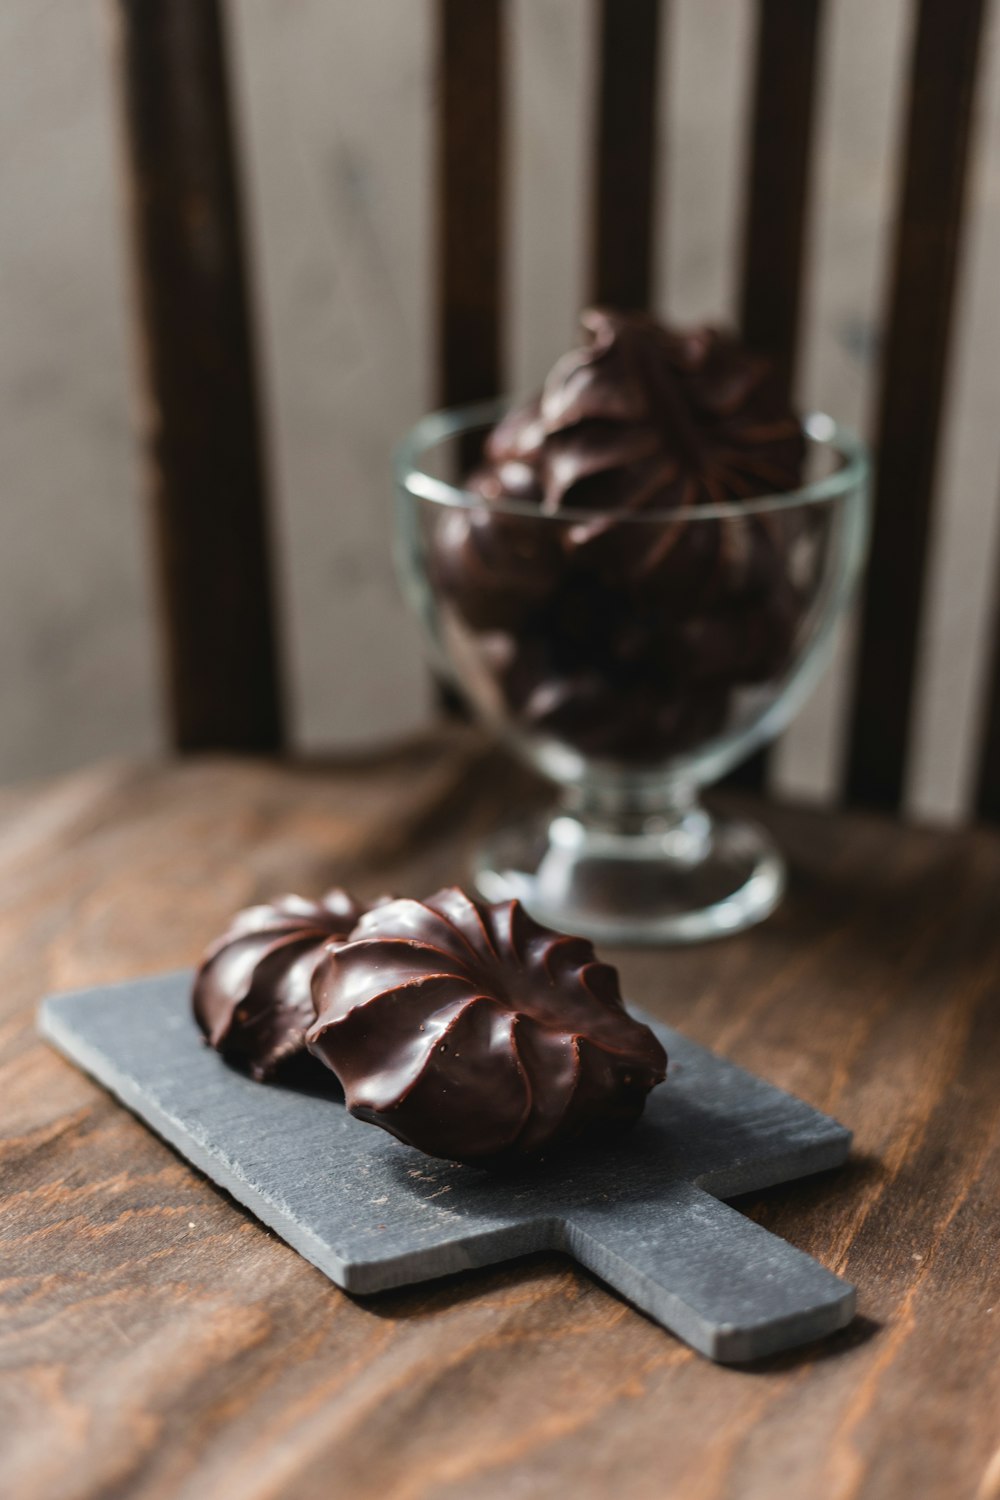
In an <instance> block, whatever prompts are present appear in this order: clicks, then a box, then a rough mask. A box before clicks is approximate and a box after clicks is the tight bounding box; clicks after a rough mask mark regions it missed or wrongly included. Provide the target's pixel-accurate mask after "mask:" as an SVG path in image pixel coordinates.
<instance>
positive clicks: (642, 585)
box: [429, 309, 806, 763]
mask: <svg viewBox="0 0 1000 1500" xmlns="http://www.w3.org/2000/svg"><path fill="white" fill-rule="evenodd" d="M582 322H583V327H584V330H585V333H586V335H587V337H588V342H587V343H586V345H585V347H583V348H581V349H577V350H574V351H572V352H571V353H569V354H567V355H566V356H565V357H564V358H562V359H560V360H559V361H558V363H557V364H556V365H555V366H554V368H553V369H552V371H551V373H550V375H549V377H548V379H547V380H546V382H545V386H544V389H543V390H542V392H541V394H540V395H539V396H538V397H537V398H536V399H535V400H533V401H532V402H530V403H529V404H528V405H527V406H524V407H522V408H520V409H518V410H515V411H513V412H512V413H511V414H510V415H508V416H507V417H506V418H504V419H503V420H502V421H501V422H500V423H499V425H498V426H497V427H496V428H495V429H494V430H493V432H492V433H491V434H490V435H489V437H488V438H487V440H486V445H485V451H484V456H483V462H482V464H481V465H480V466H479V467H477V468H476V469H475V470H474V471H473V472H472V473H470V474H469V475H468V477H467V479H466V480H465V484H464V487H465V489H466V490H468V491H471V492H472V493H474V494H475V495H476V496H477V497H481V499H482V501H484V502H485V503H484V504H479V505H476V506H474V507H470V508H466V509H458V508H456V509H453V510H447V511H445V512H444V513H443V515H442V517H441V520H440V524H439V526H438V528H437V530H436V533H435V535H434V538H433V540H432V543H431V556H430V558H429V568H430V573H431V579H432V582H433V584H434V586H435V588H436V590H437V592H438V595H439V597H440V598H441V599H442V601H444V602H445V603H446V604H448V605H450V606H451V607H452V609H453V610H454V612H455V614H456V615H457V617H458V619H459V620H460V621H461V622H462V623H463V625H464V626H465V627H466V628H467V629H468V630H469V631H471V632H473V633H474V635H475V638H476V645H477V649H478V653H479V656H480V659H481V661H482V662H483V663H484V665H485V667H486V669H487V670H488V672H489V674H490V676H491V678H492V680H493V682H494V683H495V685H496V688H497V690H498V691H499V695H500V698H501V701H502V702H503V704H504V705H505V708H506V711H507V712H508V713H509V714H510V715H511V717H512V718H513V720H514V721H515V722H516V723H519V724H521V725H522V726H523V727H524V728H525V729H527V730H530V731H532V732H534V733H536V734H539V735H546V736H552V737H554V738H556V739H558V740H561V741H563V742H565V743H567V744H569V745H571V746H573V747H574V748H575V749H577V750H578V751H580V752H581V753H583V754H585V755H588V756H592V757H607V758H609V759H613V760H623V761H628V762H639V763H642V762H648V763H654V762H657V761H662V760H663V759H665V758H669V757H670V756H672V755H675V754H677V753H678V752H680V751H683V750H685V749H688V748H690V747H692V746H694V745H696V744H698V743H699V742H701V741H702V740H704V739H706V738H708V737H709V736H711V735H713V734H716V733H718V732H719V731H720V730H721V729H722V728H723V726H724V725H725V723H726V720H727V716H728V714H729V709H730V700H731V695H732V693H733V690H734V689H736V688H738V687H742V686H744V685H746V684H751V683H760V682H765V681H767V680H769V679H772V678H774V677H776V676H778V675H779V674H780V673H781V672H782V671H783V670H784V668H785V667H786V666H787V665H788V662H789V659H790V656H791V653H792V649H793V645H794V640H795V635H796V629H797V626H798V624H799V622H800V620H801V618H802V615H803V613H804V610H805V608H806V601H805V600H804V599H803V597H802V596H801V594H800V592H799V591H798V590H797V589H796V587H795V586H794V584H793V582H792V580H791V578H790V576H789V565H788V564H789V548H790V544H791V540H792V537H791V534H790V533H791V530H792V529H793V522H792V520H791V517H790V514H789V512H787V511H785V512H781V511H771V512H767V511H764V512H754V511H753V509H752V507H751V508H748V511H747V513H746V514H744V515H741V514H740V513H739V512H738V511H737V513H736V514H735V515H729V516H726V517H723V518H719V519H707V518H705V516H704V514H702V515H701V516H699V512H702V513H703V512H704V509H705V507H706V506H715V505H719V504H724V505H733V504H736V505H737V506H738V505H739V504H740V503H741V502H746V501H751V500H753V499H754V498H759V497H761V496H764V495H772V494H776V493H779V492H786V491H789V490H793V489H795V488H797V487H798V486H799V485H800V484H801V482H802V470H803V462H804V455H805V440H804V436H803V431H802V426H801V423H800V422H799V420H798V418H797V417H796V415H795V413H794V412H793V411H792V410H791V408H790V407H789V405H788V401H787V398H786V396H785V394H784V391H783V389H782V385H781V383H780V381H779V379H778V377H777V374H776V372H775V370H774V368H773V367H772V365H771V364H770V363H769V362H768V361H767V360H766V359H762V358H760V357H759V356H756V355H754V354H752V353H751V352H749V351H748V350H747V349H745V348H744V347H743V346H742V345H740V344H739V343H738V342H737V341H736V340H735V339H734V338H731V337H729V336H727V335H724V334H721V333H718V332H716V331H713V330H711V329H700V330H697V331H694V332H689V333H676V332H672V331H669V330H668V329H666V328H663V327H661V326H660V325H659V324H657V323H655V322H653V321H652V320H651V319H649V318H645V317H639V316H631V315H625V314H621V313H614V312H610V311H606V310H602V309H594V310H591V311H589V312H586V313H585V314H584V315H583V318H582Z"/></svg>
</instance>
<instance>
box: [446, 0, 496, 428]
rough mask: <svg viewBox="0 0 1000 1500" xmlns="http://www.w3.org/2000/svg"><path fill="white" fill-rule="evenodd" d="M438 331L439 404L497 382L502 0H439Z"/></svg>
mask: <svg viewBox="0 0 1000 1500" xmlns="http://www.w3.org/2000/svg"><path fill="white" fill-rule="evenodd" d="M437 28H438V55H439V69H440V73H439V89H440V96H439V102H438V111H437V241H438V244H437V270H438V288H437V336H438V356H437V365H438V374H437V388H438V398H439V401H440V403H441V404H442V405H448V406H451V405H454V404H455V403H457V402H462V401H476V400H479V399H480V398H482V397H486V396H493V395H496V394H498V393H499V391H500V390H501V389H502V386H503V339H502V309H503V268H504V253H503V252H504V237H505V231H504V165H505V163H504V149H503V136H504V86H503V77H504V56H505V48H504V14H503V4H502V0H474V3H472V4H470V3H469V0H438V5H437Z"/></svg>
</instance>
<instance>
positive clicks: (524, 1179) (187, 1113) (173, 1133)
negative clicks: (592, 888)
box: [39, 973, 855, 1362]
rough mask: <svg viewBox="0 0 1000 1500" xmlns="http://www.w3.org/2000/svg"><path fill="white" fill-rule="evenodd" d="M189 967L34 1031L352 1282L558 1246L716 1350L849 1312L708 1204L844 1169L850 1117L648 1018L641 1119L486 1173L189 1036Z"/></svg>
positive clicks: (449, 1268)
mask: <svg viewBox="0 0 1000 1500" xmlns="http://www.w3.org/2000/svg"><path fill="white" fill-rule="evenodd" d="M190 985H191V975H190V974H189V973H177V974H166V975H162V976H158V977H156V978H152V979H142V980H135V981H133V982H130V983H126V984H120V985H114V986H111V987H105V988H101V989H92V990H84V991H80V992H78V993H75V994H69V995H57V996H55V997H53V998H51V999H49V1000H46V1001H45V1002H44V1004H43V1005H42V1007H41V1011H40V1016H39V1025H40V1029H41V1031H42V1033H43V1034H44V1035H45V1036H46V1037H47V1038H48V1039H49V1041H51V1042H52V1043H53V1044H54V1045H55V1046H56V1047H57V1048H58V1049H59V1050H60V1051H61V1052H63V1053H64V1054H65V1055H66V1056H67V1057H68V1058H69V1059H70V1060H71V1061H72V1062H74V1063H76V1064H77V1065H78V1066H79V1067H81V1068H83V1069H85V1070H86V1071H87V1072H88V1073H90V1074H92V1075H93V1077H94V1078H96V1079H97V1081H98V1082H99V1083H101V1084H103V1085H104V1087H105V1088H107V1089H109V1090H110V1091H111V1092H112V1093H113V1094H115V1095H116V1096H117V1097H118V1098H119V1099H121V1101H122V1103H124V1104H125V1105H127V1106H128V1108H129V1109H131V1110H133V1111H134V1113H135V1114H137V1115H138V1116H139V1117H140V1119H142V1120H144V1121H145V1123H146V1124H147V1125H149V1126H151V1127H152V1129H153V1130H155V1131H156V1133H157V1134H158V1135H160V1136H162V1137H163V1139H164V1140H166V1141H168V1142H169V1143H170V1145H172V1146H173V1147H175V1148H176V1150H177V1151H179V1152H180V1153H181V1155H182V1156H185V1157H187V1159H188V1160H189V1161H191V1162H193V1164H194V1165H195V1166H196V1167H198V1168H199V1169H200V1170H201V1171H202V1172H204V1173H206V1175H207V1176H209V1177H210V1178H212V1180H213V1181H214V1182H216V1183H218V1184H219V1185H220V1186H222V1187H224V1188H226V1189H227V1191H228V1192H230V1193H231V1194H232V1195H233V1197H234V1198H236V1199H237V1200H238V1201H239V1202H240V1203H243V1204H245V1205H246V1207H247V1208H249V1209H250V1210H251V1211H252V1212H253V1213H254V1214H256V1216H257V1217H258V1218H259V1219H261V1220H262V1221H263V1222H264V1223H265V1224H267V1225H269V1226H270V1227H271V1228H272V1229H274V1230H275V1231H276V1232H277V1233H278V1234H279V1235H281V1237H282V1238H283V1239H284V1240H286V1241H287V1242H288V1244H289V1245H291V1246H293V1247H294V1248H295V1249H296V1250H298V1251H299V1253H300V1254H302V1255H304V1256H305V1257H306V1259H307V1260H309V1261H312V1263H313V1264H314V1265H316V1266H318V1267H319V1269H320V1270H321V1271H324V1272H325V1273H326V1275H327V1276H329V1277H330V1278H331V1280H333V1281H334V1282H336V1284H337V1285H338V1286H340V1287H343V1288H344V1289H345V1290H346V1291H348V1292H352V1293H355V1294H367V1293H370V1292H378V1291H382V1290H384V1289H385V1288H387V1287H394V1286H401V1285H405V1284H407V1283H412V1282H418V1281H426V1280H430V1279H432V1278H434V1277H438V1276H444V1275H447V1274H448V1273H450V1272H455V1271H461V1270H465V1269H468V1268H470V1267H473V1266H483V1265H489V1264H492V1263H494V1262H497V1261H503V1260H507V1259H510V1258H511V1257H513V1256H517V1255H523V1254H525V1253H527V1252H529V1251H535V1250H561V1251H565V1252H566V1253H568V1254H569V1255H571V1256H573V1257H574V1258H575V1259H576V1260H578V1261H579V1262H580V1263H581V1264H582V1265H584V1266H586V1267H587V1268H588V1269H589V1270H591V1271H593V1272H594V1273H595V1274H596V1275H597V1276H599V1277H600V1278H601V1279H602V1280H603V1281H605V1282H607V1283H608V1285H609V1286H612V1287H614V1288H615V1290H616V1291H618V1292H620V1293H621V1294H622V1295H623V1296H625V1297H627V1298H628V1299H629V1300H630V1301H631V1302H633V1303H634V1304H635V1305H636V1306H637V1307H639V1308H641V1309H642V1310H643V1311H644V1312H646V1313H648V1314H649V1316H650V1317H652V1318H655V1319H656V1320H657V1321H658V1322H659V1323H662V1324H663V1325H664V1327H666V1328H669V1329H671V1330H672V1331H673V1332H674V1333H676V1334H678V1335H679V1336H680V1337H681V1338H682V1339H685V1340H686V1341H687V1342H688V1343H689V1344H691V1345H693V1346H694V1348H696V1349H699V1350H700V1351H701V1352H702V1353H703V1354H707V1355H708V1356H709V1357H710V1358H712V1359H715V1360H721V1361H726V1362H733V1361H743V1360H751V1359H756V1358H760V1357H761V1356H763V1355H766V1354H771V1353H773V1352H775V1351H776V1350H779V1349H784V1348H788V1347H790V1346H791V1345H794V1344H799V1343H803V1342H805V1341H806V1340H809V1339H813V1338H817V1337H819V1336H821V1335H823V1334H827V1333H831V1332H833V1331H834V1330H835V1329H837V1328H842V1327H844V1326H845V1324H847V1323H848V1322H850V1320H851V1318H852V1317H853V1316H854V1308H855V1293H854V1288H853V1287H852V1286H851V1285H850V1284H849V1283H848V1282H846V1281H843V1280H841V1278H840V1277H838V1276H835V1275H833V1274H832V1272H830V1271H827V1270H825V1269H824V1268H823V1267H822V1266H820V1265H819V1264H818V1263H817V1262H816V1261H815V1260H813V1259H812V1258H811V1257H810V1256H808V1255H805V1254H803V1253H802V1251H800V1250H796V1249H794V1248H793V1247H792V1246H791V1245H788V1244H787V1243H786V1242H785V1241H784V1240H781V1239H778V1238H777V1237H776V1236H775V1235H772V1234H769V1233H768V1232H767V1231H766V1230H764V1229H762V1228H761V1227H760V1226H759V1225H757V1224H754V1223H753V1222H752V1221H751V1220H749V1219H747V1218H744V1216H743V1215H742V1214H740V1213H738V1212H737V1211H736V1210H735V1209H732V1208H729V1207H727V1206H726V1205H725V1204H724V1203H721V1202H719V1201H718V1200H719V1199H721V1198H727V1197H732V1196H735V1195H736V1194H738V1193H745V1192H750V1191H755V1190H758V1189H761V1188H764V1187H770V1186H773V1185H774V1184H776V1183H781V1182H786V1181H788V1180H790V1179H792V1178H795V1177H802V1176H805V1175H806V1174H808V1173H812V1172H818V1171H822V1170H823V1169H825V1168H829V1167H835V1166H839V1165H840V1164H841V1163H842V1162H843V1161H844V1160H845V1159H846V1157H847V1154H848V1151H849V1149H850V1143H851V1136H850V1132H849V1131H848V1130H846V1129H845V1128H844V1127H843V1126H842V1125H839V1124H838V1123H837V1122H836V1121H835V1120H832V1119H830V1118H829V1116H827V1115H823V1114H820V1113H819V1112H818V1111H817V1110H815V1109H812V1108H811V1107H810V1106H809V1105H807V1104H804V1103H803V1102H802V1101H801V1100H799V1099H795V1098H793V1097H792V1096H791V1095H790V1094H785V1093H783V1092H782V1091H781V1090H780V1089H776V1088H773V1087H771V1085H770V1084H767V1083H764V1082H763V1081H762V1080H761V1079H759V1078H755V1077H753V1076H751V1075H750V1074H749V1073H746V1072H744V1071H743V1070H742V1069H741V1068H737V1067H734V1066H733V1064H732V1063H728V1062H726V1061H724V1060H723V1059H722V1058H720V1057H716V1056H715V1055H714V1054H713V1053H711V1052H708V1051H706V1050H705V1048H703V1047H699V1046H697V1045H696V1044H695V1043H694V1042H691V1041H689V1040H688V1039H687V1038H686V1037H684V1036H682V1035H681V1034H680V1033H679V1032H676V1031H672V1030H671V1029H670V1028H669V1027H667V1026H662V1025H660V1024H659V1023H657V1022H653V1021H651V1020H650V1018H649V1017H644V1018H643V1019H645V1020H650V1024H651V1025H652V1026H653V1028H654V1030H655V1031H656V1032H657V1034H658V1035H659V1037H660V1038H661V1040H662V1042H663V1044H664V1046H665V1047H666V1049H667V1052H668V1053H669V1055H670V1073H669V1077H668V1081H667V1083H666V1084H665V1085H664V1086H663V1087H662V1088H660V1089H657V1090H655V1091H654V1093H653V1094H652V1096H651V1097H650V1100H649V1103H648V1105H647V1108H646V1113H645V1115H644V1116H643V1119H642V1121H641V1122H640V1124H639V1126H638V1127H637V1128H636V1130H635V1131H634V1132H633V1133H632V1134H631V1135H630V1136H629V1137H628V1138H627V1139H626V1140H625V1141H623V1142H620V1143H618V1144H617V1145H614V1146H601V1147H593V1146H590V1147H587V1148H585V1149H584V1148H581V1149H580V1150H579V1151H577V1152H574V1153H568V1154H564V1155H563V1156H561V1157H552V1158H551V1159H549V1160H547V1161H543V1162H541V1163H535V1164H533V1165H530V1166H526V1167H525V1168H524V1169H522V1170H519V1171H517V1172H516V1173H513V1174H511V1175H509V1176H508V1175H505V1176H497V1175H494V1174H489V1173H487V1172H484V1171H481V1170H478V1169H476V1168H472V1167H462V1166H458V1165H451V1164H448V1163H445V1162H440V1161H436V1160H434V1159H432V1158H430V1157H427V1156H424V1155H422V1154H421V1153H420V1152H418V1151H414V1150H412V1149H410V1148H408V1147H405V1146H401V1145H400V1144H399V1143H398V1142H396V1141H394V1140H393V1139H392V1138H391V1137H389V1136H387V1135H385V1134H384V1133H383V1132H382V1131H380V1130H377V1129H375V1128H374V1127H372V1126H370V1125H365V1124H362V1123H361V1122H360V1121H358V1120H353V1119H352V1118H351V1117H350V1115H348V1114H347V1112H346V1110H345V1109H344V1108H343V1107H342V1106H341V1105H340V1104H339V1103H337V1102H336V1101H334V1102H331V1099H330V1097H328V1096H323V1095H322V1094H319V1093H315V1092H313V1093H310V1092H308V1091H304V1090H301V1089H294V1088H290V1087H285V1086H279V1085H269V1086H267V1087H262V1086H261V1085H260V1084H256V1083H253V1082H252V1081H251V1080H250V1079H248V1078H246V1077H244V1076H243V1075H242V1074H240V1073H238V1072H236V1071H235V1070H233V1069H232V1068H230V1067H228V1066H227V1065H226V1064H225V1063H224V1062H223V1061H222V1059H221V1058H220V1057H219V1056H218V1055H217V1054H216V1053H214V1052H212V1051H211V1050H210V1049H208V1048H207V1047H204V1046H202V1045H201V1043H200V1038H199V1035H198V1033H197V1030H196V1028H195V1025H194V1022H193V1021H192V1019H191V1015H190V1010H189V1000H188V996H189V993H190Z"/></svg>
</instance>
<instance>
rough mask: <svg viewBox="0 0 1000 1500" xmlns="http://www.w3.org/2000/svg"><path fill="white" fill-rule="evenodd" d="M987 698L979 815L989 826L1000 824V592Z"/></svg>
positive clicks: (995, 610) (981, 751)
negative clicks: (989, 823)
mask: <svg viewBox="0 0 1000 1500" xmlns="http://www.w3.org/2000/svg"><path fill="white" fill-rule="evenodd" d="M986 695H987V696H986V712H985V716H984V718H983V732H982V737H981V740H980V745H979V774H978V778H977V783H976V812H977V814H978V816H979V817H980V818H983V819H985V820H987V821H988V822H991V823H1000V588H998V592H997V600H996V605H995V607H994V616H993V640H992V651H991V654H990V671H989V675H988V677H987V679H986Z"/></svg>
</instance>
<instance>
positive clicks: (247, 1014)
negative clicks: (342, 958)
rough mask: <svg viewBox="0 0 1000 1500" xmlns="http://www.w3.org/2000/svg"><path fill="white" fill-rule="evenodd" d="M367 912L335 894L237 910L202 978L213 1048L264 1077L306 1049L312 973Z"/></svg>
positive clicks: (201, 1001) (202, 1007)
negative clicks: (331, 946)
mask: <svg viewBox="0 0 1000 1500" xmlns="http://www.w3.org/2000/svg"><path fill="white" fill-rule="evenodd" d="M364 911H365V907H363V906H360V905H359V904H358V902H357V901H355V899H354V897H353V896H350V895H348V893H347V892H346V891H342V890H332V891H327V893H326V895H325V896H323V897H322V898H321V899H320V900H319V901H308V900H306V899H304V898H303V897H302V896H279V897H278V898H277V899H276V900H274V901H272V902H269V903H268V904H267V905H266V906H250V907H247V908H246V910H244V911H241V912H238V913H237V915H236V916H235V917H234V918H233V920H232V922H231V923H230V925H229V927H228V928H227V929H226V931H225V932H224V933H223V934H222V936H221V937H220V938H218V939H217V940H216V941H215V942H214V943H213V944H212V945H211V947H210V948H209V949H208V951H207V953H206V954H205V957H204V958H203V959H202V962H201V966H200V967H199V969H198V973H197V975H196V976H195V982H194V991H193V996H192V999H193V1004H194V1013H195V1017H196V1019H197V1021H198V1024H199V1026H200V1027H201V1029H202V1031H203V1032H204V1033H205V1036H206V1038H207V1040H208V1042H209V1044H210V1045H211V1046H213V1047H215V1048H216V1049H217V1050H218V1051H219V1052H222V1053H224V1054H225V1056H227V1057H230V1058H233V1059H234V1060H237V1061H239V1062H241V1063H243V1064H244V1065H245V1066H246V1067H247V1068H248V1069H249V1071H250V1073H251V1074H252V1075H253V1077H254V1078H257V1079H265V1078H268V1077H270V1076H271V1075H272V1074H273V1073H274V1071H275V1069H276V1068H277V1067H278V1066H279V1064H281V1063H283V1062H285V1061H287V1060H288V1059H290V1058H292V1057H294V1056H295V1055H296V1054H298V1053H301V1052H303V1051H304V1049H305V1032H306V1029H307V1028H308V1027H309V1026H311V1025H312V1022H313V1021H314V1020H315V1012H314V1011H313V1004H312V990H311V984H312V976H313V970H314V969H315V967H316V965H317V963H318V962H319V959H320V957H321V956H322V953H323V950H324V948H325V947H326V945H327V943H329V942H331V941H334V940H336V939H340V940H343V939H345V938H346V937H347V936H348V934H349V933H350V932H351V930H352V928H353V927H355V926H356V925H357V923H358V921H359V919H360V918H361V916H362V914H363V913H364Z"/></svg>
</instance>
